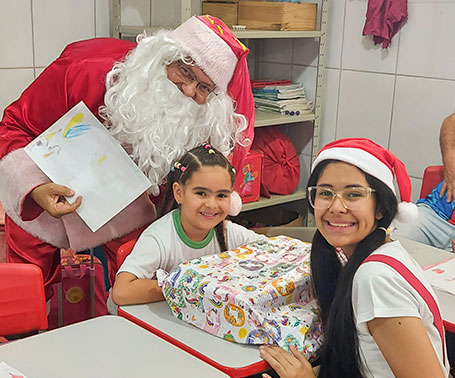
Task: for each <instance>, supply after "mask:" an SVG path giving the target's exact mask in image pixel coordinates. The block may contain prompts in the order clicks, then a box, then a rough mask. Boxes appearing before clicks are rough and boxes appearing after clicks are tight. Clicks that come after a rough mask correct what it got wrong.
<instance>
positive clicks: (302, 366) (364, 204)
mask: <svg viewBox="0 0 455 378" xmlns="http://www.w3.org/2000/svg"><path fill="white" fill-rule="evenodd" d="M393 171H395V175H396V180H397V184H398V187H399V190H400V195H401V199H402V200H405V201H409V200H410V195H411V183H410V180H409V177H408V175H407V173H406V168H405V166H404V165H403V163H402V162H401V161H400V160H398V159H397V158H396V157H395V156H394V155H393V154H392V153H391V152H390V151H387V150H385V149H383V148H382V147H381V146H379V145H377V144H375V143H374V142H372V141H371V140H368V139H360V138H359V139H341V140H338V141H335V142H332V143H330V144H328V145H327V146H325V147H324V148H323V149H322V150H321V151H320V153H319V155H318V157H317V158H316V159H315V161H314V163H313V167H312V173H311V176H310V179H309V182H308V201H309V204H310V205H311V207H310V209H311V210H312V213H313V214H314V217H315V221H316V226H317V231H316V234H315V236H314V239H313V245H312V251H311V264H312V274H313V280H314V285H315V291H316V296H317V299H318V302H319V305H320V310H321V317H322V322H323V325H324V337H325V343H324V346H323V348H322V350H321V354H320V361H321V366H320V370H319V374H318V377H324V378H326V377H327V378H357V377H373V378H386V377H387V378H388V377H399V378H404V377H409V378H411V377H412V378H416V377H422V378H429V377H431V378H437V377H438V378H439V377H441V378H442V377H447V376H448V363H447V358H446V350H445V342H444V335H443V332H444V331H443V327H442V320H441V318H440V313H439V309H438V306H437V300H436V297H435V294H434V292H433V290H432V288H431V286H430V285H429V284H428V283H427V282H426V280H425V278H424V275H423V272H422V270H421V268H420V267H419V266H418V265H417V263H416V262H415V261H414V259H413V258H412V257H411V256H410V255H409V254H408V252H407V251H406V250H405V249H404V248H403V247H402V245H401V244H400V242H399V241H392V240H390V239H389V238H388V237H387V235H386V229H387V228H388V226H389V225H390V223H391V221H392V219H393V218H394V217H395V215H396V214H397V210H399V211H398V216H399V217H400V218H401V219H403V220H404V217H403V215H404V213H406V211H407V212H408V213H409V210H410V209H411V208H412V205H411V204H405V203H401V204H400V206H398V204H397V199H396V196H395V194H394V193H395V189H394V182H393ZM405 205H408V206H407V207H408V209H406V206H405ZM413 210H414V211H415V209H413ZM408 218H410V217H408ZM291 351H292V354H290V353H288V352H285V351H284V350H282V349H280V348H277V347H271V346H266V347H261V356H262V357H263V358H264V359H265V360H266V361H268V362H269V364H270V365H271V366H272V367H273V368H274V370H275V371H276V372H277V373H278V374H279V376H280V377H282V378H284V377H294V378H297V377H305V378H308V377H314V373H313V370H312V369H311V366H310V364H309V363H308V361H306V360H305V358H304V357H303V355H302V354H300V353H299V352H297V351H296V350H295V349H294V350H291ZM263 376H264V377H268V375H267V374H264V375H263Z"/></svg>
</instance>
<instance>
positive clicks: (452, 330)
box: [443, 320, 455, 333]
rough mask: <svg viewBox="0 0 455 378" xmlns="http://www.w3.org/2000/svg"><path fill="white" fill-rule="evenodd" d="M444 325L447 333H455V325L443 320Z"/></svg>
mask: <svg viewBox="0 0 455 378" xmlns="http://www.w3.org/2000/svg"><path fill="white" fill-rule="evenodd" d="M443 323H444V328H445V329H446V331H448V332H450V333H455V324H453V323H449V322H448V321H446V320H443Z"/></svg>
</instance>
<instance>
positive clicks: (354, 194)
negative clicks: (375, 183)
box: [308, 186, 375, 210]
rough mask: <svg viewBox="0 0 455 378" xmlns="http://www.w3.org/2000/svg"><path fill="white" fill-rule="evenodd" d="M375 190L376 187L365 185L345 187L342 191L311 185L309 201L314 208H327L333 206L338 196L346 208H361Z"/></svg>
mask: <svg viewBox="0 0 455 378" xmlns="http://www.w3.org/2000/svg"><path fill="white" fill-rule="evenodd" d="M373 192H375V190H374V189H372V188H365V187H363V186H353V187H350V188H345V189H343V190H342V191H340V192H335V191H334V190H332V189H330V188H327V187H325V186H309V187H308V202H309V203H310V205H311V206H312V207H313V208H314V209H318V210H325V209H328V208H329V207H331V206H332V204H333V202H334V201H335V198H336V197H338V198H339V199H340V201H341V203H342V205H343V206H344V208H345V209H347V210H360V209H361V208H362V207H363V206H365V201H366V200H367V199H368V198H369V197H370V195H371V193H373Z"/></svg>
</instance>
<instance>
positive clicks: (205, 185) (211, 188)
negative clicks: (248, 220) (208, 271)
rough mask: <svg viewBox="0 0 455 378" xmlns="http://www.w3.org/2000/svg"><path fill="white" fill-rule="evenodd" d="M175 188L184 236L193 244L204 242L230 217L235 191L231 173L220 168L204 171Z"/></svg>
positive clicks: (213, 167) (201, 169)
mask: <svg viewBox="0 0 455 378" xmlns="http://www.w3.org/2000/svg"><path fill="white" fill-rule="evenodd" d="M173 185H174V197H175V200H176V201H177V203H179V204H181V216H180V219H181V222H182V227H183V230H184V231H185V234H186V235H187V236H188V237H189V238H190V239H191V240H193V241H201V240H203V239H204V238H205V237H206V236H207V234H208V232H209V231H210V230H211V229H212V228H214V227H215V226H216V225H217V224H218V223H220V222H221V221H223V220H224V219H225V218H226V216H227V215H228V212H229V207H230V203H231V200H230V197H231V190H232V185H231V178H230V176H229V173H228V171H227V170H226V169H225V168H222V167H220V166H205V167H201V168H200V169H198V170H197V171H196V172H195V173H194V174H193V175H192V176H191V178H190V179H189V180H188V181H187V182H186V183H185V184H184V185H181V184H179V183H178V182H175V183H174V184H173Z"/></svg>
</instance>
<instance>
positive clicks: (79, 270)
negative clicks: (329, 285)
mask: <svg viewBox="0 0 455 378" xmlns="http://www.w3.org/2000/svg"><path fill="white" fill-rule="evenodd" d="M93 259H94V260H93V268H91V261H90V255H76V254H75V253H74V252H73V251H71V250H62V256H61V266H62V282H60V283H57V284H54V285H53V289H54V295H53V296H52V298H51V310H50V312H49V329H54V328H57V327H61V326H64V325H68V324H73V323H77V322H80V321H82V320H87V319H90V318H91V317H93V315H94V316H101V315H106V314H107V306H106V300H107V297H106V291H105V288H104V268H103V265H102V264H101V262H100V260H98V258H96V257H93ZM92 284H93V287H92ZM92 306H93V308H92ZM92 311H93V314H92Z"/></svg>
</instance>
